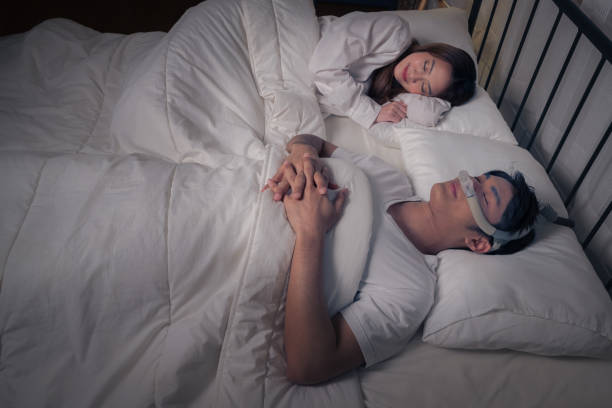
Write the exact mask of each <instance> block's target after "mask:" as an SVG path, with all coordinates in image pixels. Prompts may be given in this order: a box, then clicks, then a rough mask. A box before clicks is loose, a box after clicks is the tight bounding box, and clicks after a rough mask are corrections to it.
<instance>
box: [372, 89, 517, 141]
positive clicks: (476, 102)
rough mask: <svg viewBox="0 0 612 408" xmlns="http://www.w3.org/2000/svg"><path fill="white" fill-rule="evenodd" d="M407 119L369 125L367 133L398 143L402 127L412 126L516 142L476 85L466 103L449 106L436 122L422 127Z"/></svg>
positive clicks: (492, 105)
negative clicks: (394, 122) (472, 94)
mask: <svg viewBox="0 0 612 408" xmlns="http://www.w3.org/2000/svg"><path fill="white" fill-rule="evenodd" d="M409 119H410V118H408V119H405V120H402V121H401V122H400V123H398V124H393V123H387V122H384V123H377V124H375V125H374V126H372V127H371V128H370V130H369V133H370V134H371V135H373V136H374V137H376V138H377V139H379V140H381V141H382V142H383V143H384V144H385V145H387V146H391V147H398V146H399V144H400V140H401V139H402V137H403V135H404V130H405V129H414V128H416V129H431V130H441V131H447V132H455V133H461V134H468V135H473V136H478V137H482V138H484V139H491V140H497V141H500V142H504V143H509V144H513V145H516V144H517V141H516V139H515V137H514V135H513V134H512V131H511V130H510V128H509V127H508V124H507V123H506V121H505V120H504V118H503V117H502V115H501V113H500V112H499V110H498V109H497V107H496V106H495V103H493V101H492V100H491V98H490V97H489V94H488V93H487V92H486V91H485V90H484V89H482V88H481V87H480V86H477V87H476V94H475V95H474V97H473V98H472V99H471V100H470V101H469V102H468V103H466V104H463V105H461V106H455V107H453V108H452V109H451V110H449V111H448V112H447V113H446V114H444V115H443V117H442V118H441V120H440V122H438V124H437V125H436V126H434V127H425V126H423V125H422V124H419V123H417V122H414V121H410V120H409Z"/></svg>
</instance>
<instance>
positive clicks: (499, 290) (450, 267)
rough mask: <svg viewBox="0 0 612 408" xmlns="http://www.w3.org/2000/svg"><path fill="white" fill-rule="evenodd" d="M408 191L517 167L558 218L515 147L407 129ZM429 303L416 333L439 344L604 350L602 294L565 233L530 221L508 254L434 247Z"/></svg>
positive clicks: (609, 321) (544, 185)
mask: <svg viewBox="0 0 612 408" xmlns="http://www.w3.org/2000/svg"><path fill="white" fill-rule="evenodd" d="M401 149H402V155H403V159H404V164H405V166H406V170H407V173H408V175H409V176H410V178H411V180H412V181H413V183H414V188H415V192H416V193H417V194H418V195H420V196H421V197H423V198H425V199H427V198H428V197H429V189H430V188H431V185H432V184H434V183H436V182H439V181H443V180H448V179H451V178H454V177H456V175H457V173H458V171H459V170H461V169H465V170H467V171H468V172H470V173H471V174H473V175H476V174H480V173H482V172H484V171H486V170H491V169H501V170H512V169H516V170H520V171H521V172H522V173H523V174H524V175H525V178H526V180H527V182H528V184H529V185H531V186H533V187H534V188H535V191H536V194H537V196H538V199H540V200H542V201H545V202H548V203H550V204H551V205H552V206H553V208H555V209H556V210H557V212H559V213H560V215H566V214H567V213H566V211H565V209H564V207H563V204H562V201H561V198H560V197H559V194H558V193H557V191H556V190H555V188H554V186H553V185H552V183H551V182H550V180H549V178H548V176H547V174H546V172H545V170H544V169H543V168H542V166H541V165H540V164H538V163H537V162H536V161H535V159H533V158H532V157H531V155H530V154H529V152H527V151H526V150H525V149H522V148H520V147H517V146H512V145H508V144H505V143H500V142H495V141H490V140H484V139H482V138H478V137H474V136H469V135H459V134H454V133H450V132H440V131H431V130H429V131H427V130H412V131H406V132H405V137H404V138H403V139H402V140H401ZM439 258H440V264H439V266H438V269H437V274H438V282H437V287H436V299H435V303H434V306H433V308H432V310H431V312H430V314H429V316H428V318H427V319H426V321H425V325H424V331H423V340H424V341H425V342H427V343H431V344H434V345H438V346H443V347H457V348H469V349H503V348H509V349H514V350H520V351H526V352H531V353H537V354H543V355H576V356H590V357H612V301H611V300H610V297H609V295H608V294H607V292H606V291H605V289H604V287H603V285H602V284H601V282H600V281H599V278H598V277H597V275H596V273H595V271H594V270H593V267H592V266H591V264H590V263H589V261H588V260H587V258H586V256H585V254H584V252H583V251H582V249H581V247H580V245H579V243H578V241H577V240H576V236H575V234H574V233H573V231H572V230H570V229H569V228H566V227H561V226H557V225H553V224H549V223H546V222H545V223H542V224H538V225H537V227H536V238H535V240H534V242H533V243H532V244H531V245H529V246H528V247H527V248H526V249H524V250H522V251H520V252H518V253H516V254H513V255H477V254H474V253H471V252H468V251H462V250H447V251H443V252H441V253H440V254H439Z"/></svg>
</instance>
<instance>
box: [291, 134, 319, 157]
mask: <svg viewBox="0 0 612 408" xmlns="http://www.w3.org/2000/svg"><path fill="white" fill-rule="evenodd" d="M323 142H324V141H323V139H321V138H319V137H317V136H314V135H307V134H303V135H297V136H294V137H293V138H292V139H291V140H290V141H289V143H287V147H286V149H287V152H288V153H293V149H294V147H296V148H297V147H298V146H300V147H304V149H305V150H309V151H310V152H311V153H314V154H315V155H316V156H320V155H321V149H322V147H323Z"/></svg>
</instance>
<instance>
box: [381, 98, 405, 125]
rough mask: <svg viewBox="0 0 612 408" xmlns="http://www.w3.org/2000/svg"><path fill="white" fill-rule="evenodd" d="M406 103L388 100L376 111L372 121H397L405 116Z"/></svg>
mask: <svg viewBox="0 0 612 408" xmlns="http://www.w3.org/2000/svg"><path fill="white" fill-rule="evenodd" d="M406 109H407V107H406V104H405V103H404V102H401V101H396V102H389V103H386V104H384V105H383V107H382V108H381V109H380V112H378V116H377V117H376V120H375V121H374V123H380V122H393V123H397V122H399V121H400V120H402V119H404V118H405V117H406Z"/></svg>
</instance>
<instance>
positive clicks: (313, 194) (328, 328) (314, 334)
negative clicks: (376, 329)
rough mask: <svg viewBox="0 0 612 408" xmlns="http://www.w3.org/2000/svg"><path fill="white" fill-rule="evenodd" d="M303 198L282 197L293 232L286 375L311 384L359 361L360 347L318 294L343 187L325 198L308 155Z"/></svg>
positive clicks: (286, 335) (287, 313) (360, 361)
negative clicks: (327, 240)
mask: <svg viewBox="0 0 612 408" xmlns="http://www.w3.org/2000/svg"><path fill="white" fill-rule="evenodd" d="M304 174H305V177H306V185H305V188H304V194H303V198H302V199H301V200H295V199H293V198H291V197H289V196H286V197H285V199H284V200H283V202H284V204H285V210H286V212H287V217H288V218H289V222H290V223H291V226H292V228H293V230H294V231H295V233H296V242H295V248H294V251H293V258H292V261H291V271H290V278H289V287H288V290H287V303H286V309H285V352H286V356H287V377H288V378H289V380H291V381H292V382H296V383H300V384H314V383H318V382H321V381H325V380H327V379H329V378H332V377H335V376H337V375H339V374H341V373H344V372H346V371H348V370H350V369H353V368H356V367H359V366H360V365H362V364H363V363H364V358H363V355H362V353H361V349H360V348H359V345H358V343H357V340H356V339H355V336H354V335H353V332H352V331H351V329H350V327H349V326H348V324H347V323H346V322H345V321H344V319H343V318H342V316H341V315H340V314H338V315H336V316H335V317H334V318H333V319H330V318H329V316H328V311H327V306H326V302H325V299H324V297H323V287H322V286H323V283H322V272H321V260H322V258H323V242H324V238H325V233H326V231H327V230H328V229H330V228H331V227H332V226H333V225H334V224H335V223H336V221H337V220H338V218H339V217H340V214H341V211H342V206H343V204H344V200H345V197H346V190H342V192H341V193H340V194H339V195H338V197H337V199H336V201H335V202H334V203H331V202H330V201H329V199H328V198H327V196H324V195H323V196H322V195H320V194H318V192H317V190H316V187H315V186H314V166H313V163H312V159H311V158H310V157H308V156H307V157H306V158H305V160H304Z"/></svg>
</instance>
